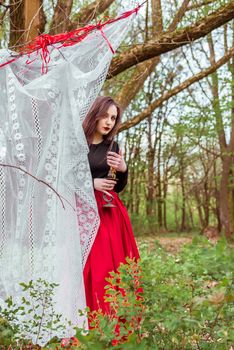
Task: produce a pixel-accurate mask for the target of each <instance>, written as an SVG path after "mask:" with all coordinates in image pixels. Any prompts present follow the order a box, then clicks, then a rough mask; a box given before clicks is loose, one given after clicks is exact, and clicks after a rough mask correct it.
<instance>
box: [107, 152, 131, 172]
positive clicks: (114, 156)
mask: <svg viewBox="0 0 234 350" xmlns="http://www.w3.org/2000/svg"><path fill="white" fill-rule="evenodd" d="M107 164H108V165H109V166H111V167H112V168H114V169H115V170H116V171H120V172H121V173H125V171H126V170H127V165H126V163H125V161H124V159H123V154H122V151H121V150H120V151H119V154H118V153H116V152H108V153H107Z"/></svg>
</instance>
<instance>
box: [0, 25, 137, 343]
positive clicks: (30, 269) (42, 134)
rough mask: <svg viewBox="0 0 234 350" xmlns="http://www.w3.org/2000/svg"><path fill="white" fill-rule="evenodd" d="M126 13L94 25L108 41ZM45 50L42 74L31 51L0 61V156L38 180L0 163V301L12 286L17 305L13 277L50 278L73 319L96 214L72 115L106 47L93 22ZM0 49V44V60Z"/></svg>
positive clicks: (2, 54) (80, 108)
mask: <svg viewBox="0 0 234 350" xmlns="http://www.w3.org/2000/svg"><path fill="white" fill-rule="evenodd" d="M129 21H130V19H129V18H127V19H124V20H121V21H119V22H115V23H112V24H110V25H108V26H106V27H105V28H104V31H105V35H106V37H107V38H108V40H109V41H110V43H111V45H112V47H113V48H114V49H116V48H117V47H118V45H119V43H120V42H121V40H122V39H123V37H124V35H125V33H126V30H127V28H128V23H129ZM50 50H51V61H50V63H49V66H48V73H47V74H46V75H42V74H41V63H42V62H41V61H40V56H39V55H38V57H37V53H35V54H34V55H32V57H31V59H32V63H31V64H30V65H28V64H27V60H28V57H24V56H22V57H21V58H20V59H19V60H17V61H15V62H14V63H12V64H10V65H8V66H5V67H3V68H2V69H0V84H1V88H0V100H1V101H3V103H1V105H0V118H1V124H0V162H2V163H5V164H11V165H14V166H16V167H18V168H20V169H24V170H26V171H27V172H29V173H30V174H32V175H33V176H34V177H36V178H37V179H39V180H42V181H36V180H35V179H34V178H32V177H30V176H28V175H27V174H25V173H24V172H23V171H20V170H17V169H13V168H6V167H0V229H1V232H0V266H1V268H0V302H3V301H4V299H5V298H6V297H7V296H9V295H12V296H13V298H14V300H15V301H17V302H18V303H19V305H20V300H21V297H22V291H21V289H20V287H19V283H20V282H28V281H29V280H37V279H39V278H42V279H44V280H46V281H47V282H53V283H56V284H58V285H59V286H58V288H56V291H55V292H56V293H55V296H54V300H53V301H54V303H55V311H56V312H57V313H59V314H62V316H63V319H64V320H65V319H67V320H69V321H70V322H71V325H77V326H81V327H83V325H84V324H86V326H87V320H86V318H85V317H84V316H79V314H78V309H82V310H83V309H84V308H85V306H86V303H85V294H84V286H83V267H84V264H85V261H86V259H87V257H88V254H89V251H90V249H91V246H92V243H93V241H94V239H95V235H96V233H97V230H98V226H99V217H98V211H97V206H96V201H95V197H94V193H93V184H92V178H91V174H90V169H89V164H88V158H87V153H88V146H87V143H86V140H85V136H84V132H83V128H82V121H83V119H84V118H85V115H86V113H87V111H88V109H89V108H90V106H91V105H92V103H93V101H94V100H95V98H96V96H97V94H98V93H99V92H100V90H101V87H102V85H103V82H104V80H105V77H106V74H107V71H108V67H109V64H110V61H111V58H112V52H111V51H110V49H109V47H108V44H107V42H106V40H104V38H103V36H102V34H101V33H100V32H99V31H97V32H95V33H91V34H90V35H89V36H87V37H86V39H85V40H84V41H82V42H80V43H79V44H78V45H75V46H72V47H66V48H61V49H59V50H56V49H55V48H54V47H53V48H50ZM8 55H9V52H8V51H6V50H0V62H4V60H5V59H7V57H8ZM34 59H35V60H34ZM45 183H46V184H48V185H49V186H51V187H52V188H53V189H54V190H55V191H56V192H57V194H56V193H55V191H53V189H51V188H49V187H48V186H47V185H46V184H45ZM61 200H62V202H63V204H64V207H65V209H64V208H63V207H62V205H61ZM3 267H4V268H3ZM48 317H49V316H48ZM73 334H74V330H73V328H72V326H71V327H68V328H67V329H66V331H65V333H64V332H61V333H60V332H59V331H53V332H52V333H50V334H47V333H45V334H44V333H43V336H42V339H41V340H40V343H39V344H40V345H42V346H43V345H44V344H45V343H46V342H47V341H48V340H49V339H50V338H51V337H53V336H57V337H64V336H71V335H73ZM33 341H34V342H35V341H36V339H33Z"/></svg>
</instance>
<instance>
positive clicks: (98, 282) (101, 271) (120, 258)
mask: <svg viewBox="0 0 234 350" xmlns="http://www.w3.org/2000/svg"><path fill="white" fill-rule="evenodd" d="M111 194H112V195H113V196H114V199H113V201H112V203H113V204H114V205H116V207H115V208H104V207H103V204H106V202H105V201H104V199H103V193H102V192H100V191H95V197H96V201H97V205H98V212H99V215H100V227H99V230H98V233H97V236H96V238H95V241H94V243H93V246H92V248H91V252H90V254H89V256H88V259H87V262H86V265H85V268H84V284H85V292H86V302H87V306H88V307H89V308H90V310H91V311H92V310H97V309H99V308H101V309H102V310H103V311H104V312H108V303H105V302H104V287H105V285H106V284H107V281H106V280H105V279H106V277H108V275H109V272H111V271H116V270H117V269H118V267H119V265H120V263H121V262H122V263H125V262H126V257H130V258H134V257H135V258H136V259H138V258H139V252H138V249H137V245H136V241H135V238H134V236H133V231H132V226H131V223H130V219H129V216H128V213H127V209H126V208H125V206H124V205H123V203H122V202H121V200H120V199H119V197H118V195H117V194H116V193H115V192H113V191H111Z"/></svg>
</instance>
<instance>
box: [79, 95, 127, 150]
mask: <svg viewBox="0 0 234 350" xmlns="http://www.w3.org/2000/svg"><path fill="white" fill-rule="evenodd" d="M112 105H114V106H115V107H116V108H117V117H116V121H115V125H114V127H113V129H112V130H111V131H110V132H109V134H107V135H104V136H103V138H104V139H105V140H107V141H110V142H111V141H112V140H113V138H114V136H115V135H116V134H117V131H118V128H119V126H120V123H121V115H122V111H121V108H120V106H119V105H118V103H117V102H115V100H114V99H113V98H112V97H110V96H99V97H97V98H96V100H95V101H94V103H93V105H92V107H91V108H90V110H89V111H88V114H87V116H86V118H85V120H84V122H83V128H84V133H85V136H86V139H87V141H88V144H91V143H92V141H93V137H94V133H95V130H96V126H97V122H98V120H100V119H102V118H104V117H105V116H106V114H107V111H108V109H109V107H110V106H112Z"/></svg>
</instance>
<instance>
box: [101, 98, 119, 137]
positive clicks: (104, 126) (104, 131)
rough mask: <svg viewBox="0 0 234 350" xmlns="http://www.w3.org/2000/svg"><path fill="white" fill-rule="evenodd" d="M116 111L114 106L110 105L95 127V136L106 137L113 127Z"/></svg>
mask: <svg viewBox="0 0 234 350" xmlns="http://www.w3.org/2000/svg"><path fill="white" fill-rule="evenodd" d="M117 115H118V111H117V108H116V106H115V105H111V106H110V107H109V108H108V110H107V113H106V115H105V116H103V118H102V119H99V120H98V122H97V126H96V134H98V135H101V136H104V135H108V134H109V132H110V131H111V130H112V129H113V127H114V126H115V122H116V119H117Z"/></svg>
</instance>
